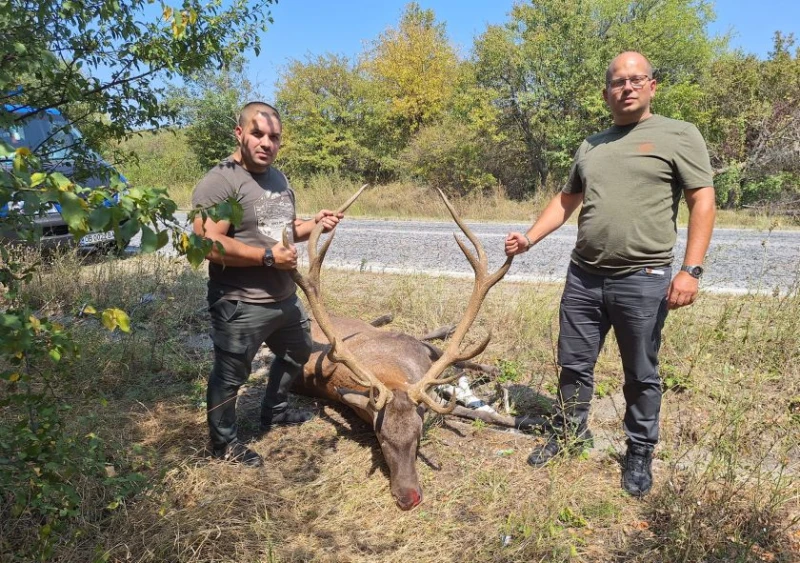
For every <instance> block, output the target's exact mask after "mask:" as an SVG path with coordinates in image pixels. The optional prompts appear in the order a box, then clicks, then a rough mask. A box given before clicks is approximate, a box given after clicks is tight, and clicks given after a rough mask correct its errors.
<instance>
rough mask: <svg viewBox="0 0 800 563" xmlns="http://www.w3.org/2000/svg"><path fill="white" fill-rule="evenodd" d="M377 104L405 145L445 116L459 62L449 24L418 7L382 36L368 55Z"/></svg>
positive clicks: (366, 63)
mask: <svg viewBox="0 0 800 563" xmlns="http://www.w3.org/2000/svg"><path fill="white" fill-rule="evenodd" d="M363 66H364V70H365V72H366V75H367V76H368V77H369V78H370V79H371V81H372V82H373V83H374V84H375V88H376V92H375V96H376V98H377V99H376V101H377V102H378V103H386V104H387V105H388V108H389V109H388V112H387V115H386V118H387V120H388V122H389V124H390V125H391V129H390V130H389V131H385V133H390V134H392V136H393V137H394V138H395V139H396V140H397V142H398V143H399V146H403V145H405V143H406V142H407V141H408V139H409V138H410V136H411V135H412V134H413V133H415V132H417V131H419V129H420V128H421V127H423V126H424V125H428V124H431V123H433V122H435V121H436V120H437V119H438V118H439V117H441V116H442V115H443V114H444V113H445V110H446V109H447V107H448V105H449V104H450V100H451V98H452V95H453V88H454V84H455V82H456V77H457V76H458V71H459V69H458V59H457V57H456V54H455V51H453V48H452V47H451V46H450V44H449V42H448V39H447V33H446V30H445V25H444V24H442V23H437V22H436V19H435V15H434V13H433V10H423V9H422V8H420V6H419V4H417V3H416V2H411V3H410V4H408V5H407V6H406V8H405V11H404V12H403V15H402V16H401V18H400V23H399V24H398V26H397V28H391V29H389V30H387V31H386V32H384V33H382V34H381V35H380V36H379V37H378V39H377V40H375V41H374V42H373V44H372V47H371V49H370V50H369V51H367V53H366V54H365V56H364V62H363Z"/></svg>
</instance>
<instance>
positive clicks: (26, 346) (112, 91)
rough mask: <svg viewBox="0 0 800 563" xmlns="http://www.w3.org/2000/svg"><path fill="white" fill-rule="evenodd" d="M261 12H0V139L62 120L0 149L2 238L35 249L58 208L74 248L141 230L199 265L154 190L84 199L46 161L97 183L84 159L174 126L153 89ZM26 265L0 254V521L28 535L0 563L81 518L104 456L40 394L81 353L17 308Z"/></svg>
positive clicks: (223, 60) (23, 4)
mask: <svg viewBox="0 0 800 563" xmlns="http://www.w3.org/2000/svg"><path fill="white" fill-rule="evenodd" d="M270 3H271V2H270V0H267V2H263V3H259V4H256V5H252V4H251V3H249V2H246V1H245V0H233V1H232V2H229V3H226V4H225V5H224V6H223V5H222V4H221V3H210V4H207V3H202V2H199V1H196V0H187V1H185V2H183V4H182V6H181V8H180V9H173V8H172V7H170V6H169V5H167V4H165V3H162V4H161V12H160V13H154V12H153V10H152V6H153V3H152V2H150V1H148V0H124V1H114V2H94V1H92V2H74V1H71V0H41V1H39V2H35V3H32V2H28V1H25V0H9V1H7V2H2V3H0V100H1V101H2V102H3V106H2V109H0V128H6V127H9V126H11V125H20V124H22V123H23V122H24V121H25V120H28V119H34V118H37V117H38V116H46V115H47V113H46V111H47V110H48V109H57V110H58V111H59V112H60V113H61V114H62V115H63V116H65V118H66V121H65V123H64V124H63V125H58V126H57V127H59V128H60V129H57V130H56V131H55V134H54V135H51V138H50V139H49V140H48V141H46V142H44V143H42V144H41V145H40V146H38V147H30V148H24V147H23V148H13V147H11V146H9V145H8V144H5V143H0V161H2V166H0V208H3V209H4V210H5V211H6V213H5V214H4V216H3V218H2V219H0V221H2V224H1V225H0V227H1V228H2V230H4V231H5V230H12V231H16V232H17V234H18V235H19V236H20V237H21V238H22V239H23V240H27V241H29V242H35V239H36V229H34V228H33V226H34V225H33V218H34V217H36V216H38V215H43V214H44V213H46V212H47V211H49V210H50V209H52V207H53V206H54V205H58V206H59V207H60V211H61V215H62V217H63V218H64V220H65V222H66V223H67V225H68V227H69V231H70V233H71V234H72V235H73V236H74V237H75V239H76V240H78V239H79V238H80V237H81V236H83V235H84V234H86V233H87V232H89V231H113V232H114V235H115V237H116V240H117V241H118V242H120V243H121V242H122V241H127V240H130V239H131V238H132V237H133V236H134V235H135V234H137V233H139V232H141V235H142V244H141V248H142V250H143V251H145V252H152V251H155V250H157V249H159V248H162V247H164V246H165V245H167V244H168V243H169V240H170V236H169V235H170V232H171V234H172V241H173V244H174V246H175V248H176V249H177V250H178V252H180V253H182V254H185V255H186V256H187V257H188V259H189V261H190V262H191V263H192V264H193V265H195V266H197V265H199V264H201V263H202V262H203V259H204V256H205V255H206V254H207V253H208V251H209V250H210V248H211V245H212V243H211V242H210V241H208V240H206V239H204V238H203V237H199V236H196V235H194V234H191V235H189V234H187V233H185V232H184V230H183V226H182V225H181V224H180V223H179V222H178V221H177V220H176V218H175V216H174V213H175V211H176V205H175V203H174V202H173V201H171V200H170V199H169V198H168V197H167V195H166V190H165V189H164V188H151V187H132V188H129V187H127V186H124V185H122V184H120V183H119V182H117V183H111V184H110V185H108V186H103V187H99V188H93V189H86V188H83V187H81V185H80V175H76V176H73V177H69V178H68V177H65V176H64V175H62V174H60V173H59V172H57V165H58V162H55V161H53V159H52V158H50V157H49V155H51V154H52V149H53V148H58V149H65V150H67V151H68V154H69V160H70V161H71V162H72V163H73V164H74V167H75V168H77V169H78V170H80V169H83V170H86V171H87V172H97V168H98V167H99V166H101V165H100V164H99V163H98V159H97V157H96V156H95V153H94V152H93V149H97V148H98V147H100V146H101V145H103V144H104V143H107V142H109V141H112V140H119V139H123V138H124V137H125V136H126V135H127V134H128V133H129V132H130V131H131V130H134V129H140V128H142V127H145V126H147V127H159V126H161V125H163V124H165V123H168V122H169V121H170V120H171V119H173V118H174V116H175V110H174V108H171V107H170V106H169V105H168V104H166V103H165V102H164V101H163V99H162V94H163V91H162V90H163V89H162V87H161V86H160V84H162V83H164V81H166V80H168V79H170V78H174V77H178V76H185V75H189V74H192V73H197V72H200V71H202V70H204V69H207V68H210V67H219V66H224V65H226V64H229V63H230V62H231V61H232V60H234V58H235V57H236V56H238V55H239V54H240V53H242V52H243V51H245V50H247V49H250V48H254V49H256V50H257V49H258V46H259V45H258V32H259V31H260V30H263V29H264V27H265V25H266V23H267V21H269V12H268V11H266V7H267V6H268V5H269V4H270ZM22 107H24V108H25V109H24V110H20V108H22ZM74 126H78V127H80V128H81V129H82V130H83V131H84V132H85V133H86V134H87V135H86V136H85V137H79V138H75V139H73V144H72V145H70V146H59V145H57V139H56V137H57V136H58V133H59V132H66V131H67V129H68V128H71V127H74ZM235 212H236V204H235V202H230V203H228V204H226V205H224V206H222V209H221V210H217V211H214V212H213V213H216V214H220V213H221V214H222V215H217V216H224V217H231V216H232V215H235V214H236V213H235ZM234 218H235V217H234ZM37 267H38V265H37V264H34V265H29V264H26V263H22V262H21V261H19V260H18V259H17V258H16V257H15V254H14V253H13V252H11V251H10V249H9V248H8V247H7V246H6V245H3V246H2V247H0V291H1V293H0V521H3V522H4V523H8V522H9V521H11V520H19V521H21V522H26V523H27V525H22V526H18V527H17V528H18V529H19V528H22V529H24V530H27V534H28V536H29V537H27V538H25V539H23V540H19V538H18V541H20V543H19V544H18V545H16V547H15V546H9V545H7V544H6V543H5V542H7V541H8V540H7V539H4V540H3V542H2V545H0V548H2V551H0V553H2V554H3V555H2V557H3V558H4V557H5V554H6V553H12V554H16V556H17V557H19V558H21V559H23V560H30V559H31V558H34V557H35V558H37V559H48V558H50V557H51V556H52V552H53V549H54V546H55V545H57V544H58V542H59V541H60V540H59V538H58V533H59V532H61V531H63V530H64V529H65V528H66V527H67V524H68V523H69V521H70V518H72V517H73V516H74V515H76V513H77V511H78V510H79V508H80V509H81V510H83V509H84V508H85V507H82V506H81V500H82V499H81V497H80V495H79V492H78V486H77V483H78V481H79V480H80V479H86V478H92V477H94V478H97V479H100V478H101V477H102V468H103V466H104V456H105V454H104V453H103V452H104V448H103V441H102V436H101V433H100V431H99V430H98V431H97V432H90V433H89V434H88V435H86V433H80V434H75V433H74V430H73V429H72V428H71V427H70V426H69V425H66V424H64V418H63V416H62V415H63V413H65V412H66V411H68V410H69V408H70V407H69V405H68V404H64V402H63V401H62V400H60V398H59V397H57V396H56V394H55V393H54V392H53V388H54V385H53V384H54V383H55V382H58V381H59V378H62V377H63V376H64V374H65V373H66V372H67V370H66V366H67V365H68V364H69V362H70V361H72V360H73V359H74V358H76V357H77V355H78V354H79V353H80V350H79V349H78V347H77V346H76V345H75V344H74V340H73V338H72V336H71V335H70V332H69V331H68V330H67V329H66V328H65V327H64V326H62V324H60V323H59V322H57V321H56V320H54V319H50V318H48V317H47V315H46V314H45V313H44V312H43V311H37V310H32V309H30V308H29V307H27V306H26V305H25V303H24V302H23V300H22V299H21V298H20V295H21V289H23V288H24V286H25V285H26V284H29V283H31V282H32V280H33V279H34V276H35V275H36V269H37ZM89 311H90V309H86V310H85V311H84V312H85V313H86V312H89ZM95 314H98V315H99V317H100V318H101V320H102V322H103V324H104V325H105V326H106V328H108V329H109V330H114V329H116V328H119V329H121V330H129V326H128V318H127V315H126V314H125V313H124V312H123V311H121V310H119V309H114V308H111V309H108V310H106V311H103V312H102V313H95ZM120 479H121V480H122V481H120V483H122V484H123V486H119V487H117V486H116V485H115V484H114V482H113V479H111V480H109V479H103V480H102V482H101V484H102V485H104V486H109V487H111V489H113V490H112V491H110V496H111V497H112V498H117V497H119V494H120V491H122V492H123V493H124V492H126V491H130V490H131V487H130V486H129V485H130V484H131V483H133V482H135V481H136V477H135V476H130V475H128V476H121V477H120ZM118 484H119V483H118ZM114 491H116V492H114ZM104 496H105V498H108V496H109V495H108V494H107V495H104ZM113 506H114V502H112V503H111V504H109V505H108V507H109V508H113ZM9 550H10V551H9Z"/></svg>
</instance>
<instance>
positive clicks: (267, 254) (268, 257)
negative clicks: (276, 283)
mask: <svg viewBox="0 0 800 563" xmlns="http://www.w3.org/2000/svg"><path fill="white" fill-rule="evenodd" d="M274 264H275V257H274V256H273V255H272V251H271V250H265V251H264V265H265V266H267V267H268V268H269V267H271V266H273V265H274Z"/></svg>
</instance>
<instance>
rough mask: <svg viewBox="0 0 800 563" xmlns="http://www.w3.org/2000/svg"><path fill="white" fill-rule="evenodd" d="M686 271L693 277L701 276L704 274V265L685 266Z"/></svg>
mask: <svg viewBox="0 0 800 563" xmlns="http://www.w3.org/2000/svg"><path fill="white" fill-rule="evenodd" d="M683 269H684V271H686V272H688V274H689V275H690V276H692V277H695V278H699V277H700V276H702V275H703V267H702V266H685V267H684V268H683Z"/></svg>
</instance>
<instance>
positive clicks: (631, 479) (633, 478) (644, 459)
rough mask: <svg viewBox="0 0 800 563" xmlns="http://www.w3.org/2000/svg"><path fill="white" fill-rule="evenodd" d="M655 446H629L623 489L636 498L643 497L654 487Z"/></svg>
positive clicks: (623, 472)
mask: <svg viewBox="0 0 800 563" xmlns="http://www.w3.org/2000/svg"><path fill="white" fill-rule="evenodd" d="M652 464H653V446H647V445H642V444H628V451H627V452H626V453H625V467H624V468H623V471H622V488H623V489H625V491H626V492H628V493H630V494H631V495H633V496H635V497H641V496H644V495H646V494H647V492H648V491H649V490H650V489H651V488H652V486H653V472H652V469H651V466H652Z"/></svg>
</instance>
